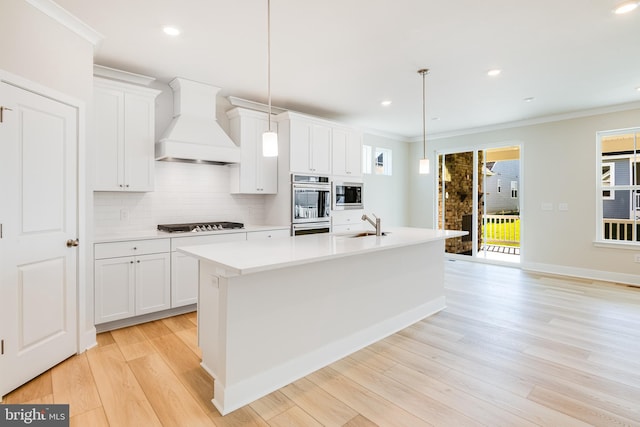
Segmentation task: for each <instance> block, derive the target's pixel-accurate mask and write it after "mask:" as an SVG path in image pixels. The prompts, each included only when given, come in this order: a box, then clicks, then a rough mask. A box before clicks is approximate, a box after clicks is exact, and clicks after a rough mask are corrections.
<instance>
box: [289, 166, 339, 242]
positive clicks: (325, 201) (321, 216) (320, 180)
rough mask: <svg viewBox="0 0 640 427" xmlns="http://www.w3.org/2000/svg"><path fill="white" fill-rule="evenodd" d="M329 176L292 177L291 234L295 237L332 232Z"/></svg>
mask: <svg viewBox="0 0 640 427" xmlns="http://www.w3.org/2000/svg"><path fill="white" fill-rule="evenodd" d="M330 212H331V184H330V183H329V177H328V176H316V175H302V174H292V175H291V232H292V234H293V235H294V236H298V235H302V234H311V233H328V232H330V231H331V218H330V216H329V214H330Z"/></svg>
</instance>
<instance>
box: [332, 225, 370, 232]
mask: <svg viewBox="0 0 640 427" xmlns="http://www.w3.org/2000/svg"><path fill="white" fill-rule="evenodd" d="M362 230H364V227H363V224H351V225H349V224H340V225H334V226H333V227H332V230H331V231H332V232H333V233H336V234H339V233H348V232H350V231H354V232H355V231H362Z"/></svg>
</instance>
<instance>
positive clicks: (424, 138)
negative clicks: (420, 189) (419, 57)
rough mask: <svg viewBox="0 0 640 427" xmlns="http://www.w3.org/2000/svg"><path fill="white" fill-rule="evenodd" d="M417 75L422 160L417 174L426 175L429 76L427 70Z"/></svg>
mask: <svg viewBox="0 0 640 427" xmlns="http://www.w3.org/2000/svg"><path fill="white" fill-rule="evenodd" d="M418 74H422V159H420V167H419V168H418V173H419V174H421V175H426V174H428V173H429V159H428V158H427V91H426V85H425V78H426V76H427V74H429V69H428V68H421V69H420V70H418Z"/></svg>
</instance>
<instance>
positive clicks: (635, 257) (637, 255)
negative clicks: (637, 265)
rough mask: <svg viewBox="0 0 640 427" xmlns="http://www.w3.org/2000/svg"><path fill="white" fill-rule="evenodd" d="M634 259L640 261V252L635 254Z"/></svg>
mask: <svg viewBox="0 0 640 427" xmlns="http://www.w3.org/2000/svg"><path fill="white" fill-rule="evenodd" d="M633 261H635V262H640V254H635V255H634V256H633Z"/></svg>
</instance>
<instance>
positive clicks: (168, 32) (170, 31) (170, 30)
mask: <svg viewBox="0 0 640 427" xmlns="http://www.w3.org/2000/svg"><path fill="white" fill-rule="evenodd" d="M162 31H164V33H165V34H166V35H168V36H179V35H180V30H179V29H177V28H176V27H171V26H166V27H164V28H163V29H162Z"/></svg>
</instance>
